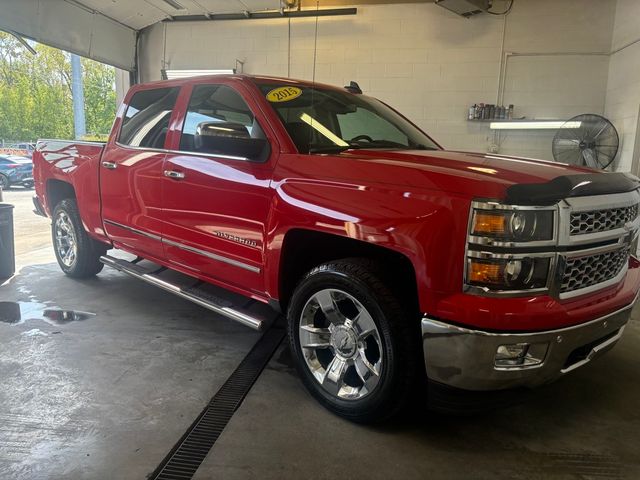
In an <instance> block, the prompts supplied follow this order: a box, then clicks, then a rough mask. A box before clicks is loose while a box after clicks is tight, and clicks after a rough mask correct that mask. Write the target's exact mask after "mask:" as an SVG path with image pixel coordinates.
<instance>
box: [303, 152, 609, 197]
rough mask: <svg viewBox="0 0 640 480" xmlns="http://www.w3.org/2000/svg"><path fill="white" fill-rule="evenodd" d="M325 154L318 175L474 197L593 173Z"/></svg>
mask: <svg viewBox="0 0 640 480" xmlns="http://www.w3.org/2000/svg"><path fill="white" fill-rule="evenodd" d="M328 157H329V158H327V157H321V161H320V162H321V163H322V164H323V168H322V172H317V174H318V175H320V176H330V177H331V178H333V179H336V180H343V181H349V182H354V183H360V182H375V183H383V184H394V185H399V186H412V187H418V188H427V189H432V190H441V191H446V192H451V193H458V194H460V195H463V196H469V197H474V198H494V199H504V198H505V197H506V195H507V193H506V192H507V189H508V188H509V187H511V186H514V185H520V184H544V183H547V182H550V181H551V180H554V179H556V178H558V177H562V176H568V175H569V176H575V175H584V174H591V175H593V174H594V173H596V172H597V171H595V170H592V169H589V168H584V167H577V166H572V165H567V164H562V163H556V162H550V161H545V160H532V159H528V158H519V157H507V156H504V155H493V154H481V153H467V152H454V151H444V150H438V151H431V150H415V151H414V150H411V151H404V150H403V151H381V150H351V151H347V152H343V153H342V154H340V155H335V156H328ZM330 159H332V160H334V161H331V160H330ZM309 173H311V172H309Z"/></svg>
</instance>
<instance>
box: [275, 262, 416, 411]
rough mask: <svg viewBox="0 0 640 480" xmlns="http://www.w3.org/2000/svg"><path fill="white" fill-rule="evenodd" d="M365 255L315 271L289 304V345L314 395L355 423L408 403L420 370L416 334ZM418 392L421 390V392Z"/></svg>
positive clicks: (303, 379)
mask: <svg viewBox="0 0 640 480" xmlns="http://www.w3.org/2000/svg"><path fill="white" fill-rule="evenodd" d="M383 278H384V275H383V273H382V269H381V268H380V267H379V265H377V264H376V263H375V262H372V261H369V260H365V259H347V260H339V261H334V262H330V263H326V264H323V265H320V266H318V267H316V268H314V269H313V270H311V271H310V272H309V273H308V274H307V275H306V276H305V277H304V278H303V280H302V281H301V282H300V284H299V285H298V287H297V288H296V290H295V292H294V294H293V296H292V298H291V302H290V305H289V309H288V314H287V317H288V334H289V344H290V347H291V351H292V354H293V356H294V359H295V363H296V367H297V369H298V372H299V373H300V376H301V378H302V381H303V383H304V384H305V386H306V388H307V389H308V390H309V392H310V393H311V394H312V395H313V396H314V397H315V398H316V399H317V400H318V401H319V402H320V403H321V404H322V405H324V406H325V407H326V408H327V409H329V410H330V411H332V412H334V413H335V414H337V415H340V416H342V417H345V418H347V419H349V420H352V421H356V422H377V421H381V420H384V419H386V418H388V417H391V416H393V415H395V414H397V413H398V412H399V411H400V410H401V409H402V408H403V407H404V406H405V405H407V403H408V401H409V398H410V395H411V391H412V387H413V386H414V385H415V383H417V382H416V380H417V378H418V374H419V371H420V367H419V365H420V356H419V350H418V347H419V345H420V342H419V340H420V336H419V331H418V329H417V328H415V327H416V324H415V322H412V320H415V319H412V318H410V317H411V316H410V315H409V314H407V313H406V311H405V309H404V308H402V305H401V303H400V302H399V301H398V299H397V298H396V297H395V296H394V294H393V293H392V292H391V290H390V289H389V288H388V287H387V286H386V285H385V284H384V282H383V280H382V279H383ZM416 390H417V389H416Z"/></svg>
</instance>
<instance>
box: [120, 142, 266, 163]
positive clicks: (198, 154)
mask: <svg viewBox="0 0 640 480" xmlns="http://www.w3.org/2000/svg"><path fill="white" fill-rule="evenodd" d="M116 145H117V146H119V147H121V148H128V149H130V150H143V151H145V152H157V153H165V154H166V153H172V154H177V155H188V156H191V157H207V158H221V159H223V160H239V161H242V162H250V163H264V162H255V161H253V160H251V159H250V158H247V157H236V156H234V155H222V154H216V153H201V152H188V151H186V150H169V149H166V148H149V147H135V146H133V145H124V144H122V143H120V142H116Z"/></svg>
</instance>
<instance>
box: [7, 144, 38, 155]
mask: <svg viewBox="0 0 640 480" xmlns="http://www.w3.org/2000/svg"><path fill="white" fill-rule="evenodd" d="M35 149H36V146H35V144H34V143H28V142H22V143H11V144H9V143H7V144H4V145H3V146H2V147H0V155H18V156H21V157H28V158H31V157H32V156H33V151H34V150H35Z"/></svg>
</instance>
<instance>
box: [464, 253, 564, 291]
mask: <svg viewBox="0 0 640 480" xmlns="http://www.w3.org/2000/svg"><path fill="white" fill-rule="evenodd" d="M550 264H551V258H550V257H526V256H523V257H519V258H516V257H508V258H500V256H492V255H491V254H487V253H485V254H480V255H479V256H478V257H477V258H475V257H468V258H467V284H468V285H472V286H476V287H484V288H487V289H489V290H500V291H508V290H530V289H537V288H545V287H546V286H547V279H548V277H549V266H550Z"/></svg>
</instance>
